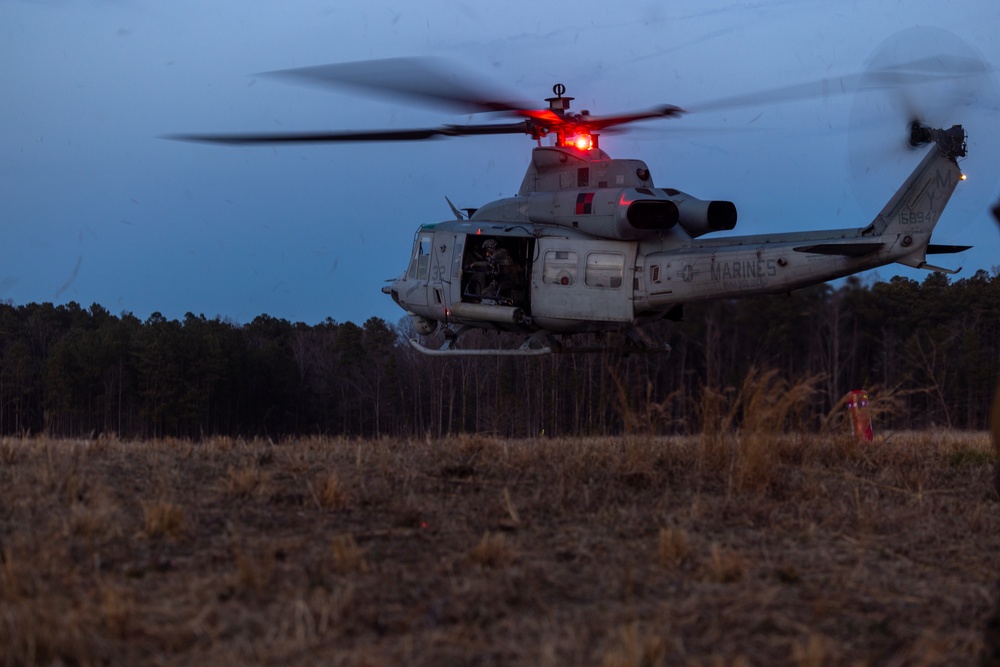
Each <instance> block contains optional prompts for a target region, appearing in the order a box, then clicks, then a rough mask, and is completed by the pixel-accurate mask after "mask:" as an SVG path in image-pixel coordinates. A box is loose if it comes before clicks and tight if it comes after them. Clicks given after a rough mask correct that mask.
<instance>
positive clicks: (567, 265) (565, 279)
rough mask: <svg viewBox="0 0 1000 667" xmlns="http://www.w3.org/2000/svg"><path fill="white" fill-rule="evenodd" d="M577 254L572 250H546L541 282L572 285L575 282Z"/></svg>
mask: <svg viewBox="0 0 1000 667" xmlns="http://www.w3.org/2000/svg"><path fill="white" fill-rule="evenodd" d="M578 261H579V260H578V258H577V254H576V253H575V252H573V251H572V250H546V251H545V265H544V266H543V268H542V282H543V283H547V284H549V285H572V284H573V283H575V282H576V272H577V263H578Z"/></svg>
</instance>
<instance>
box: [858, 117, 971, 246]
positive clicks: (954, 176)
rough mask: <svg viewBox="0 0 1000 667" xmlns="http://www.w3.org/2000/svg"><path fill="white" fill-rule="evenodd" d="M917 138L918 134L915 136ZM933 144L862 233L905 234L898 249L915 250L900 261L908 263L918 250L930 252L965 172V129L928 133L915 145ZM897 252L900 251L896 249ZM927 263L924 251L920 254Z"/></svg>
mask: <svg viewBox="0 0 1000 667" xmlns="http://www.w3.org/2000/svg"><path fill="white" fill-rule="evenodd" d="M915 136H916V135H915ZM930 142H933V143H934V146H933V148H932V149H931V150H930V151H929V152H928V153H927V155H926V156H925V157H924V159H923V160H921V161H920V164H919V165H917V168H916V169H914V170H913V173H911V174H910V176H909V177H908V178H907V179H906V181H905V182H904V183H903V185H902V187H900V188H899V190H897V191H896V194H894V195H893V196H892V199H890V200H889V203H887V204H886V205H885V207H884V208H883V209H882V212H881V213H879V214H878V217H876V218H875V219H874V220H873V221H872V223H871V224H870V225H869V226H868V227H866V228H865V229H864V230H862V232H861V235H862V236H883V235H893V234H899V235H902V236H903V238H904V239H909V241H908V243H906V245H904V246H903V247H902V248H898V250H903V249H905V248H912V250H911V251H910V252H908V253H904V254H906V255H908V256H907V257H905V258H903V259H900V260H897V261H900V262H902V263H904V264H908V263H909V262H907V261H905V260H907V259H910V255H913V254H916V251H917V250H918V249H920V250H923V249H926V246H927V243H928V242H929V241H930V236H931V232H932V231H934V225H936V224H937V221H938V218H940V217H941V213H942V211H944V207H945V205H946V204H947V203H948V200H949V199H950V198H951V195H952V193H953V192H954V191H955V188H956V187H958V183H959V181H960V180H962V172H961V170H960V169H959V168H958V162H957V159H958V158H959V157H964V156H965V130H963V129H962V126H961V125H955V126H953V127H952V128H951V129H950V130H929V129H928V130H927V134H926V139H925V140H924V141H920V142H917V141H916V139H914V140H912V141H911V143H913V144H914V145H920V144H922V143H930ZM894 250H897V248H894ZM919 254H920V256H921V257H920V260H919V261H923V254H924V253H923V252H920V253H919Z"/></svg>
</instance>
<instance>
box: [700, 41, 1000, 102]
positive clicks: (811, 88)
mask: <svg viewBox="0 0 1000 667" xmlns="http://www.w3.org/2000/svg"><path fill="white" fill-rule="evenodd" d="M989 72H992V68H991V67H990V66H989V64H988V63H986V62H984V61H983V60H982V59H979V58H974V57H959V56H953V55H950V54H941V55H937V56H931V57H926V58H919V59H916V60H911V61H908V62H903V63H891V64H890V63H886V64H881V65H879V66H876V67H870V68H869V69H868V71H866V72H864V73H862V74H848V75H845V76H841V77H835V78H830V79H820V80H818V81H811V82H808V83H801V84H796V85H792V86H783V87H781V88H773V89H771V90H766V91H761V92H757V93H749V94H747V95H736V96H734V97H723V98H719V99H716V100H710V101H708V102H703V103H702V104H696V105H692V106H691V107H689V110H690V111H692V112H694V113H700V112H702V113H703V112H709V111H721V110H725V109H736V108H740V107H748V106H767V105H770V104H773V103H776V102H796V101H799V100H807V99H816V98H822V97H829V96H831V95H845V94H848V93H856V92H863V91H875V90H885V89H897V88H905V87H911V86H916V85H920V84H926V83H933V82H936V81H951V80H957V79H965V78H969V77H976V76H981V75H983V74H986V73H989Z"/></svg>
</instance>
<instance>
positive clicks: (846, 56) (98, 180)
mask: <svg viewBox="0 0 1000 667" xmlns="http://www.w3.org/2000/svg"><path fill="white" fill-rule="evenodd" d="M622 7H624V8H622ZM915 26H924V27H923V28H914V27H915ZM903 30H908V31H907V32H905V33H902V36H901V37H899V36H898V35H899V34H900V31H903ZM998 32H1000V5H998V4H997V2H996V0H975V1H969V0H967V1H964V2H946V1H943V0H936V1H933V2H932V1H924V0H920V1H907V2H883V1H879V0H875V1H871V0H869V1H865V2H860V1H859V2H854V3H851V2H828V1H818V2H809V1H794V2H725V1H721V0H720V1H708V2H703V1H698V2H694V1H692V2H670V3H666V2H631V3H612V2H607V1H606V0H605V1H602V2H595V1H591V0H583V1H580V2H575V3H557V2H545V1H540V2H520V1H519V0H517V1H515V2H507V3H498V2H494V3H482V2H472V1H468V2H463V1H460V0H427V1H426V2H421V3H411V2H387V1H383V0H367V1H365V2H343V1H341V2H337V1H330V0H324V1H320V0H297V1H296V2H291V3H283V2H276V1H274V0H268V1H265V0H212V1H211V2H205V1H203V0H197V1H195V0H171V1H170V2H163V1H160V2H151V1H148V0H108V1H104V2H82V1H78V2H69V1H63V0H39V1H34V2H22V1H15V0H0V301H7V302H10V303H13V304H15V305H20V304H26V303H30V302H46V301H48V302H54V303H67V302H69V301H76V302H78V303H79V304H81V305H82V306H84V307H89V306H90V305H91V304H92V303H98V304H100V305H102V306H104V307H105V308H107V309H108V310H110V311H111V312H113V313H116V314H118V313H122V312H131V313H133V314H135V315H136V316H137V317H139V318H140V319H145V318H147V317H148V316H149V315H150V314H151V313H153V312H157V311H158V312H160V313H162V314H163V315H165V316H166V317H168V318H171V319H179V318H183V317H184V315H185V313H187V312H192V313H195V314H196V315H197V314H203V315H205V316H206V317H209V318H214V317H217V316H218V317H223V318H227V319H230V320H232V321H234V322H237V323H246V322H249V321H250V320H252V319H253V318H254V317H256V316H257V315H259V314H261V313H266V314H268V315H272V316H274V317H280V318H285V319H288V320H291V321H302V322H306V323H309V324H314V323H317V322H321V321H323V320H324V319H326V318H327V317H330V318H333V319H334V320H336V321H338V322H344V321H348V320H350V321H353V322H355V323H358V324H361V323H363V322H364V321H365V320H367V319H368V318H369V317H371V316H378V317H382V318H384V319H386V320H387V321H388V322H390V323H391V324H394V323H396V322H397V321H398V320H399V319H400V318H401V317H402V316H403V315H404V313H403V311H402V310H400V309H399V308H398V307H397V306H396V305H395V304H394V303H393V302H392V301H391V299H390V298H389V297H387V296H386V295H384V294H382V293H381V287H382V286H383V285H384V284H385V281H386V280H388V279H391V278H393V277H395V276H397V275H398V274H400V273H401V272H402V271H403V270H404V268H405V267H406V264H407V260H408V257H409V254H410V248H411V244H412V241H413V235H414V232H415V230H416V228H417V226H418V225H419V224H421V223H426V222H435V221H439V220H446V219H449V218H450V217H452V216H451V212H450V209H449V208H448V204H447V202H446V201H445V197H446V196H447V197H448V198H450V199H451V201H453V202H454V203H455V205H456V206H458V207H460V208H464V207H478V206H481V205H482V204H484V203H486V202H488V201H490V200H493V199H497V198H500V197H505V196H511V195H513V194H515V193H516V191H517V189H518V187H519V185H520V183H521V179H522V177H523V174H524V170H525V168H526V166H527V164H528V161H529V159H530V153H531V148H532V146H533V142H532V141H531V140H530V139H529V138H528V137H521V136H517V135H511V136H484V137H464V138H455V139H448V140H434V141H424V142H413V143H396V144H384V143H383V144H344V145H305V146H304V145H288V146H267V147H258V146H254V147H227V146H215V145H203V144H193V143H183V142H176V141H169V140H167V139H164V138H163V137H164V136H165V135H170V134H176V133H213V132H217V133H226V132H277V131H309V130H352V129H366V128H394V129H402V128H407V127H431V126H437V125H441V124H445V123H467V122H484V121H486V120H488V119H484V118H482V117H479V116H477V117H475V118H469V117H467V116H462V115H456V114H455V113H454V112H452V111H448V110H443V109H435V108H429V107H420V106H416V105H414V104H412V103H411V102H409V101H406V100H391V99H386V98H380V97H371V96H363V95H359V94H357V93H356V92H352V91H350V90H346V89H343V90H337V89H330V90H323V89H320V88H317V87H311V86H301V85H292V84H291V83H289V82H285V81H281V80H276V79H275V78H273V77H262V76H259V73H261V72H266V71H272V70H279V69H286V68H293V67H305V66H310V65H321V64H327V63H337V62H346V61H356V60H365V59H371V58H391V57H400V56H435V57H440V58H443V59H446V60H448V61H452V62H455V63H458V64H460V65H461V67H462V69H463V71H465V72H467V73H470V74H471V75H473V76H480V77H481V78H482V82H483V85H484V86H486V87H489V86H490V85H496V86H497V87H498V88H500V89H502V90H505V91H513V92H514V93H515V94H516V95H517V96H518V97H520V98H524V99H529V100H537V101H538V104H539V105H540V106H542V105H544V101H543V100H544V98H545V97H549V96H551V91H552V86H553V85H554V84H556V83H563V84H565V85H566V88H567V95H570V96H574V97H575V98H576V101H575V102H574V109H575V110H582V109H588V110H590V111H591V112H592V113H593V114H595V115H606V114H612V113H618V112H626V111H632V110H641V109H646V108H649V107H652V106H655V105H661V104H675V105H678V106H680V107H684V108H689V109H692V110H696V109H697V108H698V106H699V103H702V102H708V101H711V100H714V99H718V98H725V97H731V96H736V95H741V94H744V93H746V94H753V93H756V92H758V91H765V90H769V89H774V88H779V87H782V86H788V85H792V84H797V83H803V82H812V81H818V80H822V79H838V78H839V77H845V76H846V77H849V76H850V75H855V74H859V73H861V72H863V71H865V67H866V64H867V63H869V60H870V59H871V58H872V57H873V55H875V54H878V53H879V49H880V46H882V45H883V44H884V43H885V40H887V39H894V40H895V41H896V42H897V43H899V44H902V45H903V47H902V49H903V51H904V52H905V53H904V56H903V57H905V58H915V57H927V56H930V55H933V54H935V53H936V51H940V50H945V51H948V50H949V49H950V50H951V51H953V52H961V53H959V55H963V54H964V53H965V51H964V49H968V50H969V51H968V52H969V53H971V54H976V55H978V56H981V57H982V58H984V59H985V60H986V61H987V62H988V63H990V66H991V67H994V68H996V67H998V66H1000V37H998V34H997V33H998ZM894 35H896V36H897V37H893V36H894ZM883 55H884V51H883ZM995 78H996V74H995V73H994V74H992V75H990V76H989V77H977V78H976V83H975V87H974V90H972V91H969V90H968V89H967V88H963V85H965V84H964V83H961V82H959V83H956V82H946V83H943V84H929V85H926V86H919V87H914V89H913V90H907V91H903V94H904V95H905V97H906V99H907V100H908V101H907V102H906V103H905V104H904V103H902V102H900V101H899V100H900V99H901V98H900V96H899V95H896V96H895V97H894V96H893V95H892V94H890V93H888V92H885V93H864V94H861V95H860V96H856V95H854V94H844V95H827V96H818V97H814V98H813V99H809V100H801V101H785V102H776V103H774V104H766V105H763V104H762V105H756V106H748V107H744V108H739V109H727V110H723V111H715V112H710V111H705V112H703V113H691V114H689V115H687V116H685V117H683V118H681V119H674V120H661V121H653V122H646V123H642V124H641V127H640V126H639V125H635V126H632V127H631V130H632V131H630V132H628V133H624V134H614V135H612V134H609V135H606V136H605V137H602V139H601V145H602V147H603V148H604V149H605V150H606V151H607V152H608V153H610V154H611V155H612V156H613V157H622V158H639V159H643V160H645V161H646V162H647V164H648V165H649V167H650V170H651V172H652V174H653V179H654V181H655V183H656V185H657V186H658V187H673V188H678V189H681V190H684V191H686V192H689V193H692V194H694V195H696V196H700V197H702V198H704V199H728V200H731V201H733V202H735V203H736V205H737V208H738V210H739V223H738V225H737V227H736V229H735V230H734V231H733V232H732V234H753V233H765V232H785V231H794V230H799V229H826V228H838V227H861V226H864V225H866V224H867V223H868V222H870V221H871V219H872V218H873V217H874V216H875V215H877V213H878V211H879V209H880V208H881V206H882V205H883V204H884V203H885V201H887V200H888V199H889V198H890V197H891V196H892V194H893V192H894V191H895V190H896V188H897V187H898V186H899V184H900V183H901V182H902V180H903V179H904V178H905V176H906V174H907V173H909V171H910V170H912V168H913V167H914V166H916V164H917V163H918V162H919V160H920V154H919V153H915V152H912V151H907V150H905V149H904V148H903V146H902V144H903V141H902V137H903V133H904V130H905V125H906V121H907V118H906V117H905V115H906V113H907V112H908V111H909V109H911V108H915V107H916V108H919V109H920V110H921V112H922V113H924V114H926V115H927V116H929V120H931V121H932V122H937V123H940V124H943V125H946V126H950V125H951V124H954V123H962V124H964V125H965V127H966V130H967V131H968V133H969V157H968V158H967V159H966V160H965V161H964V162H962V163H961V167H962V169H963V171H965V172H966V173H967V174H968V181H966V182H964V183H962V184H961V185H960V187H959V189H958V191H957V192H956V194H955V195H954V197H953V199H952V203H951V204H950V205H949V207H948V208H947V209H946V211H945V214H944V216H943V218H942V220H941V222H940V224H939V225H938V227H937V230H936V231H935V236H934V242H936V243H954V244H969V245H974V246H975V249H974V250H971V251H968V252H965V253H962V254H959V255H950V256H934V257H931V258H929V259H930V260H931V261H932V262H933V263H935V264H940V265H943V266H948V267H953V268H957V267H959V266H961V267H964V268H963V270H962V272H961V273H960V274H959V275H958V276H956V278H961V277H969V276H971V275H972V274H973V273H974V272H975V271H976V270H977V269H986V270H988V271H990V270H992V268H993V267H994V266H995V265H1000V232H998V229H997V226H996V224H995V223H993V222H992V218H991V217H990V216H989V213H988V209H989V206H990V205H992V204H993V203H995V202H996V201H997V199H998V197H1000V185H998V175H1000V152H998V151H1000V104H998V102H997V99H998V95H997V89H996V83H995ZM845 80H849V79H845ZM906 105H909V106H907V108H906V109H903V106H906ZM893 275H905V276H908V277H912V278H915V279H917V280H923V278H924V277H925V276H926V275H927V274H926V272H922V271H916V270H913V269H907V268H905V267H902V266H899V265H891V266H887V267H883V268H882V269H879V270H878V272H877V277H878V278H881V279H885V280H887V279H889V278H890V277H892V276H893ZM875 278H876V276H875V275H872V274H866V276H865V279H866V280H873V279H875Z"/></svg>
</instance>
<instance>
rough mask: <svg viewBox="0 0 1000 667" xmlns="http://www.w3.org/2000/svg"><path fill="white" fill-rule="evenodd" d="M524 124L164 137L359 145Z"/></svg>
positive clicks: (520, 130) (508, 129)
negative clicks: (361, 143) (356, 143)
mask: <svg viewBox="0 0 1000 667" xmlns="http://www.w3.org/2000/svg"><path fill="white" fill-rule="evenodd" d="M528 132H529V129H528V124H527V123H525V122H518V123H506V124H493V125H443V126H441V127H430V128H415V129H409V130H359V131H351V132H290V133H282V134H264V133H261V134H252V133H251V134H172V135H168V136H166V137H164V138H165V139H172V140H174V141H192V142H198V143H209V144H228V145H237V146H238V145H247V146H249V145H254V144H304V143H331V142H352V141H354V142H362V141H422V140H424V139H436V138H438V137H461V136H470V135H484V134H526V133H528Z"/></svg>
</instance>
